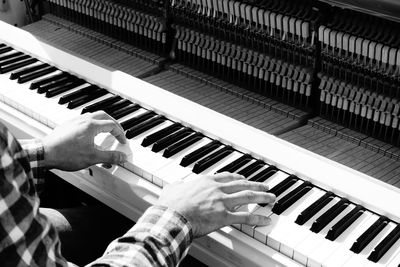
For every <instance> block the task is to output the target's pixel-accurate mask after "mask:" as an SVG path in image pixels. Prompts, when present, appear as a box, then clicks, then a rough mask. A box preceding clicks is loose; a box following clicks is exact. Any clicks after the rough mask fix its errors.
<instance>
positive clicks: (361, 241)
mask: <svg viewBox="0 0 400 267" xmlns="http://www.w3.org/2000/svg"><path fill="white" fill-rule="evenodd" d="M388 223H389V220H388V218H386V217H384V216H382V217H380V218H379V219H377V220H376V222H374V223H373V224H372V225H371V226H370V227H369V228H368V229H367V230H366V231H365V232H364V233H362V235H360V237H358V238H357V240H356V242H354V244H353V245H352V246H351V248H350V250H351V251H353V252H354V253H356V254H358V253H360V252H361V251H362V250H363V249H364V248H365V247H366V246H368V244H369V243H370V242H371V241H372V240H373V239H374V238H375V237H376V236H377V235H378V234H379V233H380V232H381V231H382V230H383V228H385V227H386V225H387V224H388Z"/></svg>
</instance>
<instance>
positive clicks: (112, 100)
mask: <svg viewBox="0 0 400 267" xmlns="http://www.w3.org/2000/svg"><path fill="white" fill-rule="evenodd" d="M121 99H122V97H120V96H118V95H115V96H111V97H109V98H106V99H104V100H101V101H99V102H96V103H94V104H91V105H89V106H86V107H84V108H83V110H82V114H85V113H88V112H90V113H91V112H95V111H98V110H103V109H105V108H107V107H108V106H109V105H111V104H114V103H116V102H118V101H120V100H121Z"/></svg>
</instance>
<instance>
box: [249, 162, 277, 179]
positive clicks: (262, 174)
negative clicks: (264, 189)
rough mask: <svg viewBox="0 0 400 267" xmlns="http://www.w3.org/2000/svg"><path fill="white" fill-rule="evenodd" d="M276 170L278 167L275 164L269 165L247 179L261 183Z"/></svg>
mask: <svg viewBox="0 0 400 267" xmlns="http://www.w3.org/2000/svg"><path fill="white" fill-rule="evenodd" d="M277 171H278V169H277V168H276V167H275V166H269V167H268V168H266V169H265V170H262V171H260V172H259V173H257V174H256V175H254V176H253V177H251V178H250V179H249V181H252V182H259V183H262V182H264V181H266V180H267V179H268V178H270V177H271V176H272V175H274V174H275V173H276V172H277Z"/></svg>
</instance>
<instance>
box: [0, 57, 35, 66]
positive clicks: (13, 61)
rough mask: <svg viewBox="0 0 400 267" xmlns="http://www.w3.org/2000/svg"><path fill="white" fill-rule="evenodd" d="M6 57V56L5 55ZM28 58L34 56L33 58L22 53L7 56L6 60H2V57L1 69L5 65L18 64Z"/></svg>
mask: <svg viewBox="0 0 400 267" xmlns="http://www.w3.org/2000/svg"><path fill="white" fill-rule="evenodd" d="M12 55H13V54H12ZM10 56H11V55H10ZM4 58H6V57H4ZM27 59H33V58H31V57H30V56H28V55H24V54H21V55H17V56H14V57H11V58H7V59H6V60H2V61H1V59H0V69H1V68H3V67H6V66H9V65H13V64H16V63H18V62H21V61H25V60H27Z"/></svg>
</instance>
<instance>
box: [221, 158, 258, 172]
mask: <svg viewBox="0 0 400 267" xmlns="http://www.w3.org/2000/svg"><path fill="white" fill-rule="evenodd" d="M252 159H253V157H252V156H250V155H249V154H244V155H243V156H241V157H240V158H238V159H237V160H234V161H233V162H231V163H229V164H228V165H226V166H225V167H222V168H221V169H219V170H218V171H217V172H216V173H221V172H231V173H233V172H235V171H237V170H239V169H240V168H241V167H243V166H244V165H246V164H247V163H249V162H250V161H251V160H252Z"/></svg>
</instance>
